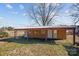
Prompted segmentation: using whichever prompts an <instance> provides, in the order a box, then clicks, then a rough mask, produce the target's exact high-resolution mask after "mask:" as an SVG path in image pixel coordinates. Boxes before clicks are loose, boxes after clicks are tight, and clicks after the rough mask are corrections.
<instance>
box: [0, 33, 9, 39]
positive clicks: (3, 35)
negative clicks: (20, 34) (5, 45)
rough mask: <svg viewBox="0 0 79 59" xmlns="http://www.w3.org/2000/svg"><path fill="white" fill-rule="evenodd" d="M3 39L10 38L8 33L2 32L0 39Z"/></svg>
mask: <svg viewBox="0 0 79 59" xmlns="http://www.w3.org/2000/svg"><path fill="white" fill-rule="evenodd" d="M3 37H8V33H7V32H0V38H3Z"/></svg>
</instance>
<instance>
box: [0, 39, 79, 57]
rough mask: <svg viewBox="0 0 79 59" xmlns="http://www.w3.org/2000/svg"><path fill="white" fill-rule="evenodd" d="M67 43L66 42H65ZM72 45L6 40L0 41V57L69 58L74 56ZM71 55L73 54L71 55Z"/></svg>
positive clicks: (34, 40)
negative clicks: (68, 56)
mask: <svg viewBox="0 0 79 59" xmlns="http://www.w3.org/2000/svg"><path fill="white" fill-rule="evenodd" d="M65 42H66V41H65ZM75 48H78V47H77V46H72V44H66V43H65V44H61V43H58V42H55V41H52V42H51V41H44V40H39V39H29V40H27V39H12V38H10V39H4V40H0V56H67V55H79V53H76V54H73V53H75V52H73V51H72V50H71V49H75ZM70 53H71V54H70Z"/></svg>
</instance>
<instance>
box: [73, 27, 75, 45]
mask: <svg viewBox="0 0 79 59" xmlns="http://www.w3.org/2000/svg"><path fill="white" fill-rule="evenodd" d="M73 45H75V28H73Z"/></svg>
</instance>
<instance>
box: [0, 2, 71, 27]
mask: <svg viewBox="0 0 79 59" xmlns="http://www.w3.org/2000/svg"><path fill="white" fill-rule="evenodd" d="M32 5H33V4H31V3H29V4H27V3H23V4H22V3H16V4H15V3H13V4H9V3H0V27H3V26H12V27H25V26H33V24H34V22H33V20H32V19H30V18H29V17H28V11H29V9H30V8H31V6H32ZM63 5H64V7H63V8H62V10H61V12H60V16H58V17H57V18H56V22H55V24H56V25H60V24H61V25H72V18H71V17H70V16H69V10H70V7H71V5H72V4H63ZM34 25H35V24H34Z"/></svg>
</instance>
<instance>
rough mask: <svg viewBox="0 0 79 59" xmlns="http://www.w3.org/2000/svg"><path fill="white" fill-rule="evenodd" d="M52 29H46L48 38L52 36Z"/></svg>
mask: <svg viewBox="0 0 79 59" xmlns="http://www.w3.org/2000/svg"><path fill="white" fill-rule="evenodd" d="M52 36H53V35H52V30H48V38H52Z"/></svg>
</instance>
